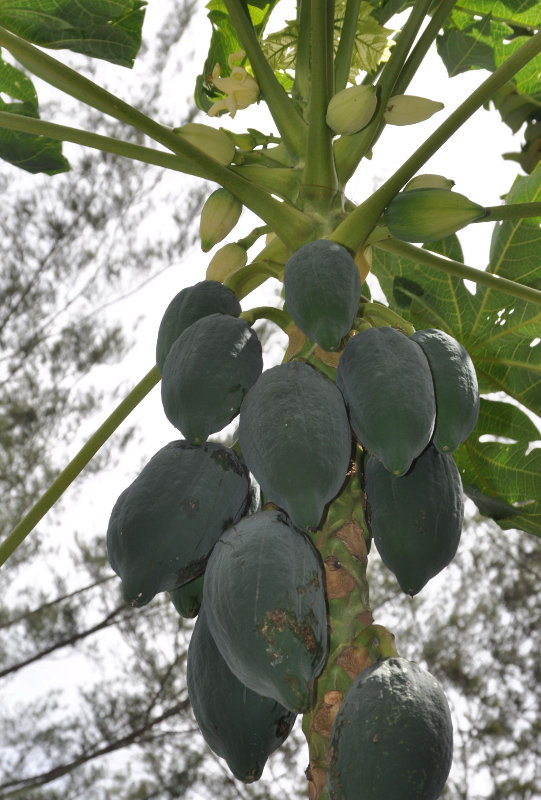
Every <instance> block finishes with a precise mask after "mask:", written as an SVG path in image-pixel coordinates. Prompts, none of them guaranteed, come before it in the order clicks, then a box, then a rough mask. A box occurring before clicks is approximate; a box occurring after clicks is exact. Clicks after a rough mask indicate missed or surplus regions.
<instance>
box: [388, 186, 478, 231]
mask: <svg viewBox="0 0 541 800" xmlns="http://www.w3.org/2000/svg"><path fill="white" fill-rule="evenodd" d="M485 213H486V212H485V209H484V208H483V207H482V206H480V205H478V204H477V203H473V202H472V201H471V200H469V199H468V198H467V197H465V196H464V195H463V194H458V193H457V192H451V191H449V190H448V189H412V190H411V191H409V192H400V193H399V194H397V195H396V197H395V198H394V199H393V200H392V201H391V203H390V204H389V206H388V207H387V208H386V209H385V222H386V224H387V227H388V229H389V231H390V233H391V234H392V235H393V236H394V237H395V238H396V239H401V240H402V241H404V242H423V243H424V242H436V241H438V239H444V238H445V237H446V236H449V235H450V234H451V233H455V231H458V230H460V228H463V227H464V226H465V225H468V224H469V223H470V222H473V221H474V220H476V219H480V218H481V217H484V216H485Z"/></svg>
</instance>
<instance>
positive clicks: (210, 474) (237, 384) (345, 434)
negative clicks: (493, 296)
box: [107, 240, 479, 800]
mask: <svg viewBox="0 0 541 800" xmlns="http://www.w3.org/2000/svg"><path fill="white" fill-rule="evenodd" d="M284 290H285V304H286V309H287V312H288V314H289V315H290V317H291V319H292V320H293V322H294V323H295V325H296V326H297V327H298V328H299V329H300V330H301V331H302V332H303V333H304V334H305V336H306V337H308V338H309V339H310V340H311V341H312V342H313V343H314V346H319V347H320V348H321V349H322V350H325V351H330V352H335V353H336V354H337V356H339V360H338V366H337V369H336V382H334V381H333V380H332V379H330V378H329V376H328V375H325V374H322V373H321V372H320V371H318V370H317V369H316V368H315V367H314V366H312V365H310V364H308V363H306V362H305V361H303V360H290V361H287V362H285V363H282V364H281V365H279V366H276V367H273V368H270V369H267V370H265V371H263V361H262V349H261V344H260V342H259V340H258V337H257V334H256V333H255V331H254V330H253V328H252V327H251V326H250V325H249V324H248V323H247V322H246V321H245V320H244V319H242V317H241V316H240V315H241V307H240V304H239V302H238V300H237V298H236V297H235V295H234V294H233V292H232V291H231V290H230V289H228V288H227V287H225V286H224V285H223V284H221V283H219V282H216V281H213V280H205V281H201V282H200V283H198V284H196V285H194V286H191V287H189V288H187V289H184V290H183V291H181V292H180V293H179V294H178V295H177V296H176V297H175V298H174V299H173V301H172V302H171V303H170V305H169V307H168V308H167V309H166V312H165V314H164V317H163V319H162V322H161V325H160V329H159V332H158V341H157V347H156V360H157V365H158V368H159V370H160V372H161V376H162V386H161V391H162V402H163V407H164V411H165V414H166V416H167V417H168V419H169V420H170V421H171V422H172V424H173V425H174V426H175V427H177V428H178V429H179V430H180V432H181V433H182V434H183V436H184V438H183V439H181V440H177V441H174V442H171V443H170V444H168V445H166V446H165V447H163V448H162V449H161V450H160V451H159V452H158V453H156V455H155V456H154V457H153V458H152V459H151V460H150V461H149V462H148V464H147V465H146V466H145V467H144V469H143V470H142V472H141V473H140V474H139V476H138V477H137V478H136V479H135V481H134V482H133V483H132V484H131V485H130V486H129V487H128V488H127V489H126V490H125V491H124V492H123V493H122V494H121V495H120V497H119V498H118V500H117V502H116V504H115V506H114V508H113V511H112V513H111V517H110V521H109V527H108V531H107V550H108V557H109V561H110V563H111V566H112V567H113V569H114V570H115V571H116V572H117V574H118V575H119V576H120V578H121V579H122V587H123V592H124V596H125V599H126V601H127V602H128V603H129V604H131V605H132V606H142V605H144V604H145V603H148V602H149V601H150V600H151V599H152V597H153V596H154V595H155V594H156V593H157V592H161V591H167V592H169V593H170V595H171V599H172V601H173V603H174V604H175V606H176V608H177V610H178V611H179V612H180V613H181V614H182V615H184V616H187V617H194V616H196V615H197V614H198V616H197V621H196V623H195V627H194V631H193V635H192V638H191V642H190V647H189V652H188V691H189V696H190V700H191V703H192V708H193V711H194V714H195V716H196V719H197V722H198V724H199V727H200V729H201V731H202V733H203V736H204V737H205V739H206V741H207V742H208V744H209V745H210V747H211V748H212V749H213V750H214V751H215V752H216V753H217V754H218V755H219V756H222V757H223V758H225V759H226V761H227V763H228V765H229V767H230V769H231V771H232V772H233V774H234V775H235V776H236V777H237V778H239V779H240V780H242V781H245V782H250V781H254V780H257V779H258V778H259V777H260V775H261V773H262V770H263V767H264V765H265V762H266V760H267V758H268V756H269V755H270V754H271V753H272V752H273V751H274V750H275V749H276V748H277V747H279V746H280V745H281V743H282V742H283V741H284V740H285V738H286V737H287V736H288V734H289V732H290V730H291V728H292V725H293V722H294V720H295V717H296V715H297V714H301V713H302V714H304V713H306V712H309V711H310V710H311V709H312V708H313V707H314V704H315V701H316V686H317V680H318V676H319V675H320V674H321V672H322V671H323V669H324V667H325V664H326V660H327V657H328V650H329V619H328V598H327V597H326V591H325V572H324V568H323V564H322V559H321V556H320V554H319V552H318V550H317V549H316V547H315V546H314V543H313V541H312V538H311V536H310V533H311V532H313V531H316V530H317V529H318V528H319V527H320V526H321V525H322V524H323V523H324V520H325V515H326V510H327V508H328V506H329V503H331V501H333V499H334V498H336V497H337V496H338V495H340V492H341V490H342V487H343V485H344V482H345V481H346V476H347V475H348V471H349V470H350V467H351V465H352V459H356V454H357V453H358V452H359V450H360V451H361V452H362V456H361V458H360V459H358V460H359V462H360V463H361V464H362V465H363V468H362V469H361V470H360V472H359V474H360V476H361V481H362V486H363V489H364V492H365V493H366V497H367V508H368V521H369V526H370V529H371V534H372V536H373V538H374V540H375V543H376V546H377V547H378V550H379V552H380V554H381V556H382V559H383V561H384V563H385V564H386V565H387V566H388V567H389V568H390V569H391V570H392V571H393V572H394V573H395V575H396V577H397V579H398V581H399V583H400V586H401V587H402V589H403V590H404V591H405V592H407V593H409V594H412V595H413V594H415V593H416V592H418V591H419V590H420V589H421V588H422V587H423V586H424V585H425V583H426V582H427V581H428V580H429V579H430V578H431V577H432V576H433V575H435V574H436V573H437V572H439V571H440V570H441V569H443V568H444V567H445V566H446V565H447V564H448V563H449V561H450V560H451V559H452V557H453V556H454V553H455V552H456V549H457V546H458V541H459V538H460V532H461V527H462V519H463V501H462V490H461V482H460V477H459V474H458V471H457V468H456V466H455V463H454V460H453V458H452V455H451V453H452V452H453V450H454V449H455V448H456V447H457V446H458V445H459V444H460V442H461V441H463V440H464V439H465V438H466V437H467V436H468V435H469V433H470V432H471V430H472V429H473V426H474V425H475V421H476V417H477V413H478V404H479V398H478V391H477V383H476V379H475V371H474V369H473V365H472V363H471V360H470V359H469V356H468V354H467V353H466V351H465V350H464V348H463V347H462V346H461V345H460V344H459V343H458V342H456V341H455V340H454V339H452V337H450V336H448V335H447V334H445V333H443V332H442V331H437V330H426V331H418V332H417V333H415V334H413V336H410V337H408V336H406V335H405V334H404V333H402V332H401V331H398V330H396V329H394V328H390V327H380V328H367V329H363V330H359V331H358V332H357V330H356V327H355V320H356V315H357V312H358V308H359V303H360V300H361V279H360V276H359V271H358V269H357V266H356V264H355V261H354V260H353V258H352V257H351V255H350V254H349V252H348V251H347V250H346V249H345V248H343V247H341V246H340V245H338V244H336V243H334V242H331V241H327V240H319V241H316V242H312V243H310V244H308V245H305V246H304V247H302V248H301V249H300V250H299V251H297V252H296V253H295V254H294V255H293V256H292V257H291V258H290V259H289V260H288V261H287V263H286V265H285V269H284ZM237 416H239V425H238V442H236V444H235V446H234V447H233V448H229V447H225V446H224V445H222V444H218V443H212V442H208V441H207V439H208V437H209V435H211V434H212V433H215V432H218V431H221V430H222V429H223V428H224V427H225V426H226V425H228V424H229V423H230V422H231V421H233V420H234V419H235V418H236V417H237ZM358 445H360V448H359V447H358ZM262 501H263V502H262ZM198 612H199V613H198ZM374 686H377V687H379V688H378V689H377V691H375V693H374V688H373V687H374ZM367 687H372V688H367ZM397 690H400V691H402V692H403V694H404V703H403V704H402V706H401V708H402V711H403V714H402V716H401V726H402V728H403V731H405V732H406V733H405V734H404V736H403V737H402V739H403V747H402V750H401V752H402V756H401V758H402V762H403V769H404V770H405V772H404V774H406V772H407V773H408V775H410V777H411V774H413V773H412V772H411V757H410V756H411V753H410V749H411V746H412V743H413V742H415V741H416V740H419V739H421V740H426V741H427V742H429V741H432V739H433V738H434V736H436V739H437V743H436V744H435V745H433V746H432V745H431V747H430V748H429V749H428V750H427V751H426V753H425V755H424V756H423V758H422V759H417V763H418V765H419V766H418V772H419V776H418V778H416V777H415V775H413V778H412V780H417V783H418V785H419V786H421V789H420V790H419V791H418V792H417V793H415V792H412V790H411V786H410V788H409V789H408V791H409V794H404V795H403V796H404V797H408V798H409V797H414V798H418V799H419V800H434V798H436V797H437V796H438V795H439V792H440V791H441V788H442V786H443V784H444V782H445V780H446V778H447V774H448V771H449V765H450V748H451V744H450V742H451V723H450V717H449V712H448V707H447V704H446V701H445V697H444V695H443V692H442V690H441V688H440V687H439V686H438V685H437V684H436V682H435V681H434V679H433V678H432V677H431V676H428V675H427V673H424V672H423V671H422V670H419V668H418V667H417V666H416V665H414V664H411V663H410V662H407V661H405V660H404V659H399V658H397V659H387V660H385V661H383V662H381V663H379V664H375V665H374V667H373V668H371V671H368V670H365V672H363V673H361V675H360V676H359V677H358V679H357V680H356V681H355V682H354V683H353V685H352V688H351V690H350V692H348V694H347V695H346V698H345V700H344V703H343V705H342V707H341V709H340V712H339V715H338V717H337V719H336V721H335V725H334V726H333V733H332V735H331V739H330V749H329V754H330V756H329V757H330V761H329V788H330V791H331V797H332V798H333V800H334V798H336V799H337V800H338V798H344V799H345V800H349V798H354V797H355V798H356V797H357V794H355V789H354V783H351V786H350V788H348V787H347V786H346V785H345V784H344V780H343V774H344V769H343V767H342V766H340V765H341V763H342V761H343V760H344V759H346V760H350V759H351V758H352V752H351V748H352V747H354V746H355V745H354V743H353V741H352V738H351V730H357V727H358V726H357V723H355V724H354V725H353V726H352V719H351V718H352V716H353V718H354V719H355V720H357V719H358V718H359V712H358V710H356V709H357V706H358V705H359V703H360V704H361V705H362V707H363V708H366V709H368V708H369V704H367V702H366V701H365V699H363V700H362V703H361V700H360V699H359V698H361V697H363V698H364V695H365V694H366V693H367V692H371V695H370V696H371V697H372V698H373V703H372V706H370V714H373V715H374V719H375V720H379V722H378V726H379V727H378V731H379V732H380V733H382V732H383V731H384V729H385V726H386V725H387V724H388V726H389V727H390V726H391V723H390V722H389V723H385V722H383V723H382V722H381V720H382V719H387V711H386V706H385V704H386V703H389V702H394V703H395V702H396V699H394V700H393V699H392V698H393V696H394V695H396V692H397ZM350 694H351V697H350ZM374 704H375V705H374ZM427 709H428V711H427ZM367 713H368V712H367ZM393 724H394V723H393ZM363 726H364V728H366V730H369V727H367V725H365V724H364V723H363ZM347 731H350V733H349V734H348V733H347ZM378 735H379V734H378ZM369 750H370V748H367V752H368V751H369ZM359 763H360V762H359ZM370 763H371V761H370V758H368V761H366V759H365V762H364V766H363V770H365V771H366V770H370V769H372V767H371V766H370ZM378 763H379V766H377V768H375V772H374V775H375V777H374V780H373V786H374V791H373V794H370V793H368V794H367V795H366V796H367V797H368V798H371V797H376V796H378V797H380V796H384V797H385V796H391V795H389V794H386V793H385V792H384V793H383V795H382V794H380V793H379V791H380V789H381V787H382V786H385V785H386V784H384V783H382V781H383V782H384V781H385V780H387V774H388V773H389V770H388V768H387V767H385V765H383V767H382V766H381V764H382V763H383V762H378ZM393 768H394V765H393ZM401 769H402V767H401ZM421 773H422V774H425V773H426V774H428V775H429V779H427V780H428V782H427V783H426V782H423V781H424V779H423V780H421ZM378 776H379V777H378ZM408 780H409V779H408ZM346 783H347V781H346ZM363 784H364V781H363ZM408 785H409V784H408ZM423 786H424V787H425V788H423ZM426 787H428V788H426ZM392 796H393V797H395V796H396V797H398V795H396V794H393V795H392ZM400 797H402V795H400Z"/></svg>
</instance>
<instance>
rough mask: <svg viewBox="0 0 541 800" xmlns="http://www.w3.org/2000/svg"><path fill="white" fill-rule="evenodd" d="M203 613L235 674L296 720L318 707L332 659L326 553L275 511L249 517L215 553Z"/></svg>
mask: <svg viewBox="0 0 541 800" xmlns="http://www.w3.org/2000/svg"><path fill="white" fill-rule="evenodd" d="M203 606H204V608H205V612H206V615H207V621H208V625H209V629H210V632H211V634H212V637H213V639H214V641H215V642H216V645H217V647H218V649H219V651H220V653H221V654H222V657H223V658H224V660H225V661H226V663H227V665H228V667H229V669H230V670H231V671H232V672H233V674H234V675H235V676H236V677H237V678H238V679H239V680H240V681H241V682H242V683H244V684H246V686H248V687H249V688H250V689H252V690H253V691H254V692H258V693H259V694H262V695H264V696H266V697H272V698H274V699H275V700H276V701H277V702H279V703H281V704H282V705H283V706H285V707H286V708H289V709H290V710H291V711H294V712H295V713H301V712H305V711H308V710H309V709H310V708H311V707H312V706H313V703H314V701H315V684H316V679H317V676H318V675H319V674H320V672H321V671H322V669H323V667H324V665H325V661H326V658H327V643H328V642H327V608H326V600H325V590H324V573H323V567H322V564H321V559H320V557H319V554H318V552H317V550H316V548H315V547H314V545H313V544H312V542H311V541H310V539H309V538H308V536H307V535H306V534H304V533H302V532H301V531H299V530H296V529H295V528H294V527H293V526H292V525H291V523H290V521H289V519H288V518H287V516H286V515H285V514H284V513H283V512H281V511H276V510H269V511H261V512H259V513H257V514H252V515H251V516H249V517H244V519H242V520H241V521H240V522H238V523H237V524H236V525H233V526H232V527H230V528H229V529H228V530H227V531H226V532H225V533H224V534H223V535H222V536H221V537H220V540H219V542H218V543H217V544H216V546H215V548H214V550H213V551H212V556H211V558H210V559H209V562H208V564H207V569H206V572H205V585H204V588H203Z"/></svg>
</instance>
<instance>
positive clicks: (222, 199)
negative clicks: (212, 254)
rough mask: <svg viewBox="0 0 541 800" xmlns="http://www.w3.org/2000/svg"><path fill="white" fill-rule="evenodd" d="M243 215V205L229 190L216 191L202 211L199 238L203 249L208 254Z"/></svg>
mask: <svg viewBox="0 0 541 800" xmlns="http://www.w3.org/2000/svg"><path fill="white" fill-rule="evenodd" d="M241 213H242V203H241V202H240V201H239V200H237V198H236V197H235V196H234V195H232V194H231V192H228V191H227V189H222V188H220V189H216V191H215V192H212V194H211V195H210V196H209V197H208V198H207V200H206V201H205V205H204V206H203V208H202V210H201V219H200V221H199V236H200V239H201V249H202V250H203V251H204V252H205V253H207V252H208V251H209V250H212V248H213V247H214V245H215V244H218V242H221V241H222V239H225V237H226V236H227V234H228V233H231V231H232V230H233V228H234V227H235V225H236V224H237V222H238V221H239V217H240V215H241Z"/></svg>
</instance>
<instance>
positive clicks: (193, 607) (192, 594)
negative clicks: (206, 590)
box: [169, 575, 204, 619]
mask: <svg viewBox="0 0 541 800" xmlns="http://www.w3.org/2000/svg"><path fill="white" fill-rule="evenodd" d="M203 580H204V575H200V576H199V578H195V580H193V581H190V582H189V583H185V584H184V586H179V587H178V589H173V590H172V591H170V592H169V598H170V600H171V602H172V603H173V605H174V606H175V608H176V610H177V611H178V613H179V614H180V616H181V617H184V618H185V619H193V618H194V617H196V616H197V615H198V613H199V609H200V608H201V599H202V597H203Z"/></svg>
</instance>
